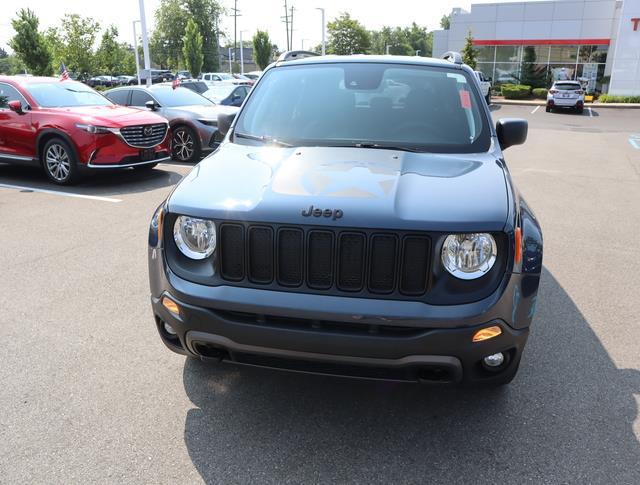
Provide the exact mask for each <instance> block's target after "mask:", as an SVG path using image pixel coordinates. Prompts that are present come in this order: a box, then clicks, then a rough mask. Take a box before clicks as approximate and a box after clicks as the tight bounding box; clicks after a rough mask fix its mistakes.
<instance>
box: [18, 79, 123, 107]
mask: <svg viewBox="0 0 640 485" xmlns="http://www.w3.org/2000/svg"><path fill="white" fill-rule="evenodd" d="M26 89H27V91H29V93H30V94H31V96H33V97H34V98H35V100H36V102H37V103H38V105H39V106H42V107H44V108H63V107H73V106H110V105H111V101H109V100H108V99H107V98H105V97H104V96H102V95H101V94H100V93H98V92H96V91H94V90H93V89H91V88H90V87H89V86H86V85H84V84H82V83H79V82H75V81H64V82H60V81H52V82H30V83H29V84H27V85H26Z"/></svg>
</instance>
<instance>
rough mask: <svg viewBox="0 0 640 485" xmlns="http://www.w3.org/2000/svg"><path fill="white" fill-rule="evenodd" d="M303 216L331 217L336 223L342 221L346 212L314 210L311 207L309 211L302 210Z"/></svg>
mask: <svg viewBox="0 0 640 485" xmlns="http://www.w3.org/2000/svg"><path fill="white" fill-rule="evenodd" d="M302 215H303V217H310V216H313V217H331V219H333V220H334V221H335V220H336V219H341V218H342V216H343V215H344V212H342V211H341V210H340V209H319V208H317V207H316V208H314V207H313V206H312V205H311V206H309V208H308V209H307V210H304V209H302Z"/></svg>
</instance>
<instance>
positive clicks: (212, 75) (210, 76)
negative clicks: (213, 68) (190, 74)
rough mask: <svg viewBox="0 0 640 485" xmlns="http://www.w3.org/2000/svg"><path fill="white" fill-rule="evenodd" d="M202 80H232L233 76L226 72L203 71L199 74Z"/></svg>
mask: <svg viewBox="0 0 640 485" xmlns="http://www.w3.org/2000/svg"><path fill="white" fill-rule="evenodd" d="M198 79H201V80H202V81H208V82H219V81H233V79H234V77H233V76H232V75H231V74H229V73H227V72H203V73H202V74H200V77H199V78H198Z"/></svg>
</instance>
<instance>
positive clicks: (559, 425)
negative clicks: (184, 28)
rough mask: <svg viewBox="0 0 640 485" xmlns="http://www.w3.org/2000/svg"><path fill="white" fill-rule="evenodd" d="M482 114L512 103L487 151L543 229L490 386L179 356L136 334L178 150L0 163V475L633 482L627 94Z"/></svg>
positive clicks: (639, 377)
mask: <svg viewBox="0 0 640 485" xmlns="http://www.w3.org/2000/svg"><path fill="white" fill-rule="evenodd" d="M493 116H494V117H495V118H499V117H524V118H526V119H528V120H529V123H530V131H529V140H528V142H527V144H526V145H524V146H520V147H513V148H510V149H509V150H507V152H506V155H507V161H508V164H509V166H510V169H511V172H512V175H513V177H514V178H515V180H516V183H517V185H518V187H519V188H520V190H521V191H522V192H523V193H524V195H525V197H526V198H527V200H528V202H529V204H530V205H531V206H532V207H533V208H534V210H535V211H536V214H537V215H538V217H539V218H540V219H541V222H542V226H543V230H544V235H545V255H544V274H543V281H542V285H541V290H540V298H539V304H538V313H537V316H536V319H535V322H534V327H533V330H532V335H531V337H530V339H529V344H528V347H527V349H526V351H525V354H524V357H523V362H522V365H521V367H520V373H519V375H518V376H517V378H516V380H515V381H514V382H513V383H512V384H511V385H510V386H509V387H507V388H505V389H501V390H475V389H458V388H441V387H422V386H413V385H400V384H388V383H373V382H361V381H352V380H346V379H338V378H328V377H315V376H304V375H297V374H288V373H278V372H273V371H268V370H260V369H251V368H237V367H231V366H217V367H216V366H212V365H209V364H205V363H202V362H199V361H196V360H193V359H189V360H185V358H184V357H181V356H178V355H175V354H173V353H171V352H169V351H168V350H166V349H165V348H164V346H163V345H162V343H161V342H160V339H159V338H158V337H157V335H156V330H155V326H154V324H153V321H152V316H151V310H150V305H149V301H148V281H147V267H146V266H147V262H146V237H147V230H148V222H149V218H150V217H151V214H152V213H153V210H154V209H155V207H156V206H157V205H158V204H159V203H160V202H161V201H162V200H163V198H164V197H165V196H166V195H167V194H168V193H169V192H170V191H171V189H172V187H173V186H174V184H175V183H176V182H178V181H179V180H180V178H181V177H182V176H184V175H185V174H186V173H188V171H189V170H190V167H188V166H181V165H178V164H165V165H162V166H160V167H158V168H157V169H156V170H153V172H152V173H150V174H142V173H139V172H135V173H134V172H133V171H129V172H125V173H112V174H111V173H110V174H99V175H96V176H93V177H90V178H89V179H87V180H86V181H85V182H84V183H82V184H81V185H79V186H77V187H73V188H68V189H67V188H65V189H58V188H56V187H52V186H51V185H50V184H49V183H47V182H46V180H45V178H44V176H43V175H41V173H40V172H39V171H37V170H34V169H26V168H18V167H15V166H5V165H0V215H1V216H2V217H1V218H0V248H1V251H0V275H1V278H0V295H2V297H1V299H0V301H1V302H2V308H1V309H0V322H1V323H0V339H1V341H2V346H1V349H2V350H1V351H0V355H1V359H0V390H1V391H0V410H1V412H0V429H1V430H2V432H1V434H2V438H1V439H0V482H1V483H88V482H99V483H113V482H119V483H201V482H207V483H225V484H228V483H302V482H312V483H327V482H340V483H343V482H349V483H495V482H497V481H500V482H505V483H514V482H531V483H616V484H626V483H628V484H637V483H640V416H639V412H638V409H639V406H640V344H639V342H640V296H639V295H640V292H639V290H638V288H640V271H638V254H639V252H638V244H639V241H640V110H617V109H597V108H596V109H586V110H585V112H584V114H583V115H575V114H572V113H545V111H544V108H539V109H536V107H533V106H531V107H528V106H493ZM635 134H637V136H634V135H635ZM636 139H637V140H638V141H637V142H636V141H635V140H636ZM40 189H44V190H52V191H53V192H39V191H38V190H40ZM65 194H66V195H65ZM69 194H73V196H68V195H69ZM84 196H88V197H90V198H85V197H84Z"/></svg>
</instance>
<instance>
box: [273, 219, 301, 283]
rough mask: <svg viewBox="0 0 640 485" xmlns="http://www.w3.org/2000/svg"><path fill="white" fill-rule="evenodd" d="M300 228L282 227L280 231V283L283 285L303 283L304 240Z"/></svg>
mask: <svg viewBox="0 0 640 485" xmlns="http://www.w3.org/2000/svg"><path fill="white" fill-rule="evenodd" d="M303 240H304V235H303V233H302V231H301V230H300V229H292V228H286V229H280V231H279V233H278V283H280V284H281V285H283V286H300V285H301V284H302V261H303V260H302V258H303V253H304V251H303V247H302V242H303Z"/></svg>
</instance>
